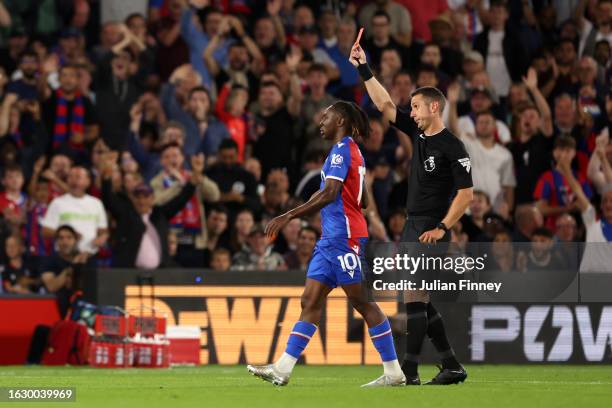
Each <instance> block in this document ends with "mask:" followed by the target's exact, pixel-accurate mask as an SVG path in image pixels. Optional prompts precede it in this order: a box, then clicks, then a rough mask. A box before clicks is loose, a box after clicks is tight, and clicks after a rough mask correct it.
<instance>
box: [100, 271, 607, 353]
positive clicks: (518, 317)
mask: <svg viewBox="0 0 612 408" xmlns="http://www.w3.org/2000/svg"><path fill="white" fill-rule="evenodd" d="M143 274H144V275H151V276H152V277H153V279H154V282H155V286H154V293H153V295H154V299H153V303H154V307H155V308H156V309H157V310H160V311H162V312H163V313H165V314H166V315H167V316H168V325H169V326H173V325H190V326H199V327H200V329H201V335H200V346H201V349H200V363H201V364H245V363H265V362H270V361H273V360H275V359H276V358H277V357H278V356H279V355H280V354H281V353H282V352H283V350H284V348H285V341H286V339H287V337H288V335H289V332H290V331H291V328H292V325H293V323H294V322H295V321H296V320H297V319H298V316H299V314H300V296H301V294H302V289H303V284H304V273H303V272H298V271H282V272H279V271H265V272H242V271H240V272H238V271H236V272H234V271H231V272H215V271H209V270H189V269H168V270H155V271H152V272H145V271H138V270H133V269H108V270H99V271H97V272H95V279H94V284H95V290H92V291H91V293H94V294H95V295H94V296H95V299H94V300H95V301H96V302H97V303H99V304H114V305H119V306H122V307H124V308H125V309H133V308H139V307H140V306H141V302H143V300H141V299H143V298H142V297H140V293H139V290H140V288H139V286H138V285H137V281H138V279H139V278H140V277H142V275H143ZM578 286H579V287H580V288H583V290H585V291H587V292H588V295H589V296H588V301H589V302H588V303H587V302H566V301H563V302H561V301H557V302H552V303H503V304H498V303H490V301H489V302H488V303H478V304H476V303H467V302H466V303H438V304H436V307H437V308H438V309H439V310H440V312H441V313H442V316H443V317H444V320H445V324H446V327H447V332H448V333H450V338H451V341H452V345H453V348H454V349H455V352H456V354H457V356H458V357H459V359H460V360H461V361H464V362H466V363H512V364H521V363H543V362H544V363H549V362H550V363H552V362H565V363H575V364H596V363H608V364H609V363H611V362H612V300H610V299H611V294H610V291H609V288H610V287H612V274H606V273H603V274H598V273H589V274H581V275H580V276H579V282H578ZM141 289H142V291H143V295H144V296H149V295H150V294H151V287H150V286H145V287H142V288H141ZM144 302H146V304H147V305H148V304H149V302H150V300H148V299H147V300H144ZM596 302H601V303H596ZM380 306H381V308H382V309H383V311H384V312H385V313H387V314H388V315H389V316H396V315H397V314H398V312H399V311H400V310H402V309H403V307H402V306H401V305H400V304H398V303H397V302H381V303H380ZM393 321H394V324H393V325H394V329H395V331H396V334H399V333H401V332H402V331H404V330H405V328H403V327H402V321H403V319H401V316H398V318H397V319H395V320H393ZM396 340H397V342H398V348H399V350H402V349H403V345H402V344H401V343H402V336H401V335H398V336H396ZM426 343H428V342H427V341H426ZM400 354H401V353H400ZM303 359H304V361H305V363H307V364H378V363H379V357H378V354H377V352H376V350H375V349H374V347H373V345H372V344H371V342H370V340H369V336H368V335H367V328H366V327H365V324H364V323H363V320H362V319H361V318H360V316H359V315H358V314H357V313H356V312H354V311H353V310H352V309H351V307H350V305H349V303H348V301H347V299H346V298H345V296H344V293H343V292H342V290H341V289H335V290H333V291H332V292H331V293H330V296H329V299H328V301H327V305H326V309H325V311H324V313H323V319H322V322H321V325H320V330H319V331H317V334H316V335H315V337H314V338H313V340H312V341H311V342H310V344H309V346H308V348H307V349H306V351H305V353H304V356H303ZM423 361H425V362H435V361H436V356H435V352H434V351H433V348H432V347H430V346H429V344H426V346H425V347H424V353H423Z"/></svg>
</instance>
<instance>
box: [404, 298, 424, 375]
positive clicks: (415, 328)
mask: <svg viewBox="0 0 612 408" xmlns="http://www.w3.org/2000/svg"><path fill="white" fill-rule="evenodd" d="M406 314H407V317H406V320H407V321H406V354H405V355H404V362H403V363H402V371H403V372H404V374H405V375H406V376H407V377H414V376H416V375H418V372H417V368H418V365H419V355H420V354H421V347H422V346H423V339H424V338H425V334H426V333H427V304H426V303H422V302H413V303H406Z"/></svg>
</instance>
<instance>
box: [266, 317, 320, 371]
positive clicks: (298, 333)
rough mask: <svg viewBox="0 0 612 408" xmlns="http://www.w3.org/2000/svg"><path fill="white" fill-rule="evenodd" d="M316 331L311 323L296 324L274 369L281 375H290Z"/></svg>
mask: <svg viewBox="0 0 612 408" xmlns="http://www.w3.org/2000/svg"><path fill="white" fill-rule="evenodd" d="M316 331H317V326H316V325H314V324H312V323H308V322H303V321H299V322H297V323H296V324H295V325H294V326H293V330H292V331H291V334H290V335H289V339H288V340H287V347H286V348H285V352H284V353H283V355H282V356H281V357H280V358H279V359H278V361H277V362H276V363H274V366H275V367H276V369H277V370H278V371H280V372H281V373H285V374H287V373H291V372H292V371H293V367H295V363H297V361H298V358H300V355H301V354H302V352H303V351H304V349H305V348H306V346H307V345H308V342H309V341H310V339H311V338H312V336H313V335H314V334H315V332H316Z"/></svg>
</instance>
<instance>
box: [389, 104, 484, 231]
mask: <svg viewBox="0 0 612 408" xmlns="http://www.w3.org/2000/svg"><path fill="white" fill-rule="evenodd" d="M391 125H393V126H394V127H396V128H397V129H399V130H401V131H402V132H404V133H406V134H408V135H410V136H411V137H412V145H413V149H412V150H413V153H412V164H411V168H410V178H409V180H408V202H407V203H406V210H407V212H408V215H412V216H427V217H433V218H437V219H438V220H442V219H443V218H444V216H445V215H446V213H447V212H448V209H449V207H450V204H451V200H452V198H453V197H454V196H455V192H456V191H457V190H459V189H463V188H469V187H472V186H473V184H472V172H471V167H472V164H471V162H470V157H469V155H468V154H467V151H466V150H465V146H464V145H463V142H461V140H459V138H457V137H456V136H455V135H453V134H452V133H451V132H450V131H449V130H448V129H446V128H444V129H443V130H442V131H441V132H439V133H437V134H435V135H432V136H425V135H423V133H422V132H420V130H419V129H418V128H417V127H416V126H415V122H414V120H413V119H412V118H411V117H410V112H409V111H404V110H401V109H399V108H398V109H397V114H396V117H395V123H391ZM415 129H416V130H415Z"/></svg>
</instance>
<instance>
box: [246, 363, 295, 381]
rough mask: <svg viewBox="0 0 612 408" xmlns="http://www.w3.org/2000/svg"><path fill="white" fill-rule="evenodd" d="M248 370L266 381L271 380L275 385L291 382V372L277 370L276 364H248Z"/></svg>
mask: <svg viewBox="0 0 612 408" xmlns="http://www.w3.org/2000/svg"><path fill="white" fill-rule="evenodd" d="M247 370H248V371H249V373H251V374H253V375H254V376H255V377H259V378H261V379H262V380H264V381H267V382H270V383H272V384H274V385H287V383H288V382H289V374H283V373H281V372H279V371H277V370H276V368H275V367H274V364H267V365H261V366H256V365H250V364H249V365H248V366H247Z"/></svg>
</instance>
